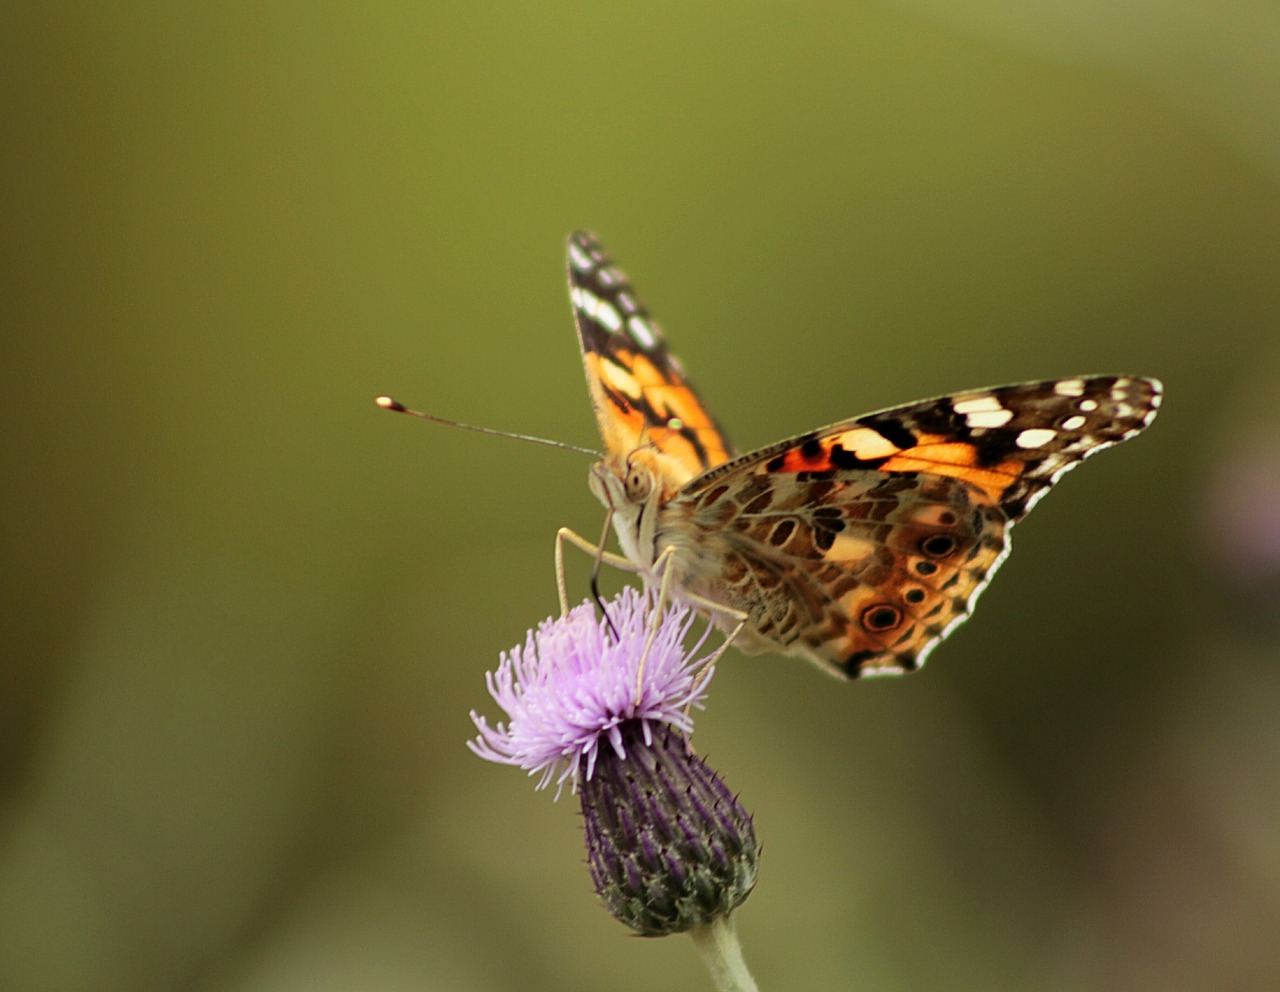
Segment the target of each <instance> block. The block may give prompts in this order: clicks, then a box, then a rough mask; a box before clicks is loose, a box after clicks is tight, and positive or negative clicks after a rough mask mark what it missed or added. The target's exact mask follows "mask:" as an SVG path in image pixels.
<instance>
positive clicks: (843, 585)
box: [557, 233, 1161, 678]
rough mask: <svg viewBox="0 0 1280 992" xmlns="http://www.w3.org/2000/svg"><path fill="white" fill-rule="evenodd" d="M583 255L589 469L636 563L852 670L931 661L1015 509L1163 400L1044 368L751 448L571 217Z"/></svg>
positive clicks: (580, 285) (773, 645) (786, 642)
mask: <svg viewBox="0 0 1280 992" xmlns="http://www.w3.org/2000/svg"><path fill="white" fill-rule="evenodd" d="M568 255H569V258H568V262H569V265H568V270H569V292H570V297H571V300H572V304H573V312H574V316H575V318H576V321H577V325H578V340H579V343H580V344H581V346H582V359H583V363H584V364H585V366H586V372H587V383H588V385H589V387H590V390H591V402H592V404H593V406H594V407H595V411H596V418H597V420H598V421H599V424H600V433H601V434H602V435H603V437H604V443H605V449H606V454H605V456H604V458H603V459H602V460H600V461H599V462H598V463H597V464H596V465H595V466H593V468H592V471H591V477H590V483H591V489H592V491H593V492H594V493H595V495H596V496H597V497H598V498H599V499H600V501H601V502H602V503H603V504H604V505H605V507H606V509H608V510H610V511H611V518H612V521H613V526H614V530H615V532H616V533H617V536H618V541H619V543H620V544H621V546H622V550H623V551H624V552H625V553H626V556H627V559H629V560H630V563H631V565H632V567H634V568H635V569H636V570H638V571H639V572H640V573H641V574H642V575H643V576H645V577H646V579H648V580H650V581H654V580H657V579H658V578H659V575H658V573H659V572H660V571H662V570H663V569H669V570H670V572H671V574H670V580H671V581H672V582H674V585H675V587H676V589H677V590H678V594H680V595H683V597H684V598H686V599H689V600H690V601H692V602H694V603H699V602H701V603H702V604H705V605H711V604H717V605H719V606H720V607H721V608H722V611H723V615H718V616H717V617H716V619H717V622H718V623H719V624H720V625H721V626H722V627H725V628H726V629H730V628H732V627H734V626H737V624H738V621H739V620H741V621H742V622H741V630H740V631H739V633H738V636H737V639H736V641H735V642H734V643H735V644H736V645H737V646H738V647H739V648H742V649H744V650H747V651H751V652H755V651H763V650H774V651H780V652H783V653H785V654H795V655H800V656H803V657H805V658H808V659H809V660H811V661H814V662H816V663H817V664H818V665H820V666H821V667H822V668H824V669H826V670H827V671H829V672H832V673H833V674H836V675H839V676H842V677H845V678H855V677H857V676H859V675H866V674H881V673H890V672H907V671H912V670H914V669H916V668H919V667H920V666H921V665H922V664H924V661H925V658H926V657H927V656H928V654H929V652H930V651H931V650H932V649H933V647H934V646H935V645H936V644H937V643H938V642H939V641H941V640H942V639H943V638H944V637H946V636H947V635H948V634H950V633H951V632H952V631H953V630H955V628H956V627H957V626H958V625H959V624H960V622H961V621H963V620H964V619H965V618H966V617H967V616H968V615H969V614H970V613H971V612H972V610H973V606H974V603H975V601H976V600H977V598H978V595H979V593H981V592H982V590H983V589H984V588H986V586H987V583H988V582H990V581H991V576H992V575H993V574H994V572H995V570H996V569H997V568H998V567H999V565H1000V563H1001V562H1002V561H1003V560H1004V558H1005V556H1006V555H1007V554H1008V553H1009V532H1010V530H1011V529H1012V527H1013V525H1014V524H1015V523H1017V522H1018V521H1019V520H1021V519H1022V518H1023V517H1024V516H1026V514H1027V512H1028V511H1029V510H1030V509H1031V507H1032V506H1034V505H1035V503H1036V501H1037V500H1039V499H1040V497H1042V496H1043V495H1044V494H1045V493H1046V492H1048V491H1049V488H1050V487H1051V486H1052V485H1053V484H1054V483H1055V482H1057V481H1058V479H1059V478H1060V477H1061V476H1062V474H1063V473H1064V472H1066V471H1067V470H1068V469H1071V468H1074V467H1075V466H1076V465H1077V464H1079V463H1080V462H1081V461H1083V460H1084V459H1085V458H1087V457H1089V456H1090V455H1092V454H1093V453H1094V452H1097V451H1101V450H1102V449H1103V448H1107V447H1110V446H1111V445H1113V444H1118V443H1119V442H1121V441H1125V440H1128V439H1129V438H1131V437H1133V436H1134V435H1135V434H1137V433H1139V432H1140V431H1142V430H1143V429H1145V428H1146V427H1147V426H1148V425H1149V424H1150V423H1151V421H1152V420H1153V419H1154V418H1155V415H1156V409H1157V407H1159V405H1160V397H1161V385H1160V383H1159V382H1158V381H1156V380H1155V379H1144V378H1137V377H1133V376H1115V375H1103V376H1080V377H1077V378H1071V379H1057V380H1052V381H1047V382H1027V383H1019V384H1017V385H1012V386H998V387H995V388H992V389H981V390H975V391H972V392H967V393H960V394H958V395H955V396H945V397H941V398H939V399H932V400H923V401H921V402H918V403H911V404H908V405H906V406H900V407H894V408H892V409H889V410H882V411H880V412H878V413H871V414H867V415H866V416H863V417H857V418H855V419H853V420H844V421H841V422H840V423H837V424H831V425H830V426H828V427H821V428H819V429H818V430H815V431H811V432H810V433H808V434H803V435H801V436H800V437H795V438H792V439H790V440H788V441H781V442H779V443H777V444H773V445H770V446H769V447H767V448H761V449H760V450H758V451H753V452H750V453H748V454H745V455H739V454H738V453H737V452H736V451H735V450H734V448H733V446H732V445H731V444H730V443H729V439H728V438H727V437H726V436H725V433H724V431H723V430H721V428H720V426H719V425H718V424H717V423H716V421H715V419H714V418H713V417H712V416H711V414H710V413H709V412H708V411H707V409H706V407H705V406H704V405H703V402H702V400H701V398H700V397H699V396H698V394H697V392H696V391H695V390H694V389H693V386H692V385H691V384H690V383H689V381H688V379H687V378H686V377H685V373H684V370H683V369H682V368H681V367H680V363H679V362H677V361H676V359H675V358H674V356H672V355H671V353H670V352H669V351H668V350H667V345H666V342H665V340H664V339H663V336H662V333H661V331H660V330H659V329H658V327H657V325H656V324H655V323H654V322H653V320H652V319H651V318H650V316H649V313H648V310H646V308H645V307H644V305H643V304H642V303H641V302H640V301H639V299H638V298H637V297H636V295H635V291H634V290H633V288H632V286H631V283H630V281H628V279H627V277H626V276H624V275H623V274H622V273H621V272H620V271H619V270H618V269H617V268H616V267H615V266H614V264H613V261H612V259H610V258H609V256H608V255H607V254H606V253H605V251H604V249H603V248H602V247H601V246H600V244H599V242H598V241H597V240H596V239H595V237H593V236H592V235H590V234H585V233H576V234H574V235H572V236H571V237H570V238H569V246H568ZM562 536H563V537H567V538H569V539H570V540H573V541H574V542H575V543H577V544H579V545H581V546H583V547H586V548H588V549H589V550H595V549H594V546H593V545H590V544H589V543H588V542H586V541H584V540H583V539H582V538H579V537H578V536H577V535H574V534H572V533H571V532H562ZM558 550H559V545H557V551H558ZM607 557H608V558H610V559H614V560H617V561H619V562H620V561H621V560H620V559H616V556H607ZM713 612H715V611H713Z"/></svg>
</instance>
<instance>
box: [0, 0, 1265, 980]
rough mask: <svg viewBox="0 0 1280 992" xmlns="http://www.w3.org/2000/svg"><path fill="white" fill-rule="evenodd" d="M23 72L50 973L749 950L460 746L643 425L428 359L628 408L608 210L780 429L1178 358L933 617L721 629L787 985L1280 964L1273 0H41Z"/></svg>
mask: <svg viewBox="0 0 1280 992" xmlns="http://www.w3.org/2000/svg"><path fill="white" fill-rule="evenodd" d="M0 75H2V77H3V92H4V94H5V96H4V99H3V101H2V102H0V115H2V120H3V142H2V143H0V162H3V166H0V168H2V169H3V174H2V175H0V180H2V182H0V197H2V198H3V204H4V208H3V209H4V216H3V232H4V235H3V252H4V274H3V280H2V286H0V322H2V325H3V328H4V331H5V337H6V345H5V351H4V355H5V357H4V365H3V367H4V369H5V387H4V390H3V394H2V395H0V403H2V404H3V410H2V412H3V425H4V428H3V445H4V449H3V458H4V462H3V478H2V479H0V492H2V493H3V512H2V514H0V527H3V540H4V564H3V580H2V581H3V589H4V600H3V601H4V606H5V609H4V614H5V622H4V635H3V652H4V656H3V666H2V668H0V677H2V679H3V683H2V685H0V742H2V743H0V746H2V747H3V762H2V765H0V785H2V788H3V807H2V811H0V812H2V815H0V986H3V988H5V989H23V990H37V989H93V990H131V989H191V990H202V992H204V990H209V992H213V990H236V992H243V990H294V989H298V990H301V989H306V990H315V989H322V990H327V989H334V990H337V989H362V990H363V989H375V988H376V989H392V990H401V989H403V990H410V989H412V990H422V989H431V990H436V989H458V990H471V989H485V990H488V989H518V990H530V992H538V990H553V989H554V990H578V989H582V990H586V989H601V988H608V989H610V990H616V992H623V990H630V989H636V990H639V989H653V988H688V989H699V988H710V983H709V981H708V979H707V977H706V975H705V974H704V973H703V971H702V966H701V964H700V962H699V961H698V959H697V957H696V955H695V953H694V951H693V949H692V947H691V946H690V944H689V942H688V941H686V940H684V939H683V938H674V939H670V940H664V941H642V940H637V939H632V938H630V937H628V936H627V935H626V933H625V932H624V931H623V930H622V929H621V928H620V927H619V926H618V925H617V924H616V923H614V921H613V920H611V919H610V918H609V917H608V915H607V914H606V913H605V912H603V911H602V910H601V909H600V908H599V906H598V905H597V904H596V902H595V898H594V895H593V893H592V891H591V886H590V882H589V879H588V877H587V873H586V870H585V866H584V863H583V858H584V854H583V850H582V847H581V837H580V823H579V818H578V813H577V809H576V804H575V802H574V801H573V800H572V799H569V800H567V801H565V800H562V801H561V802H560V803H558V804H555V803H553V802H551V797H550V795H548V794H535V793H534V792H533V790H532V788H531V783H530V782H529V781H527V780H525V779H523V778H522V776H521V775H519V774H518V773H516V772H514V771H512V770H509V769H505V768H499V767H497V766H493V765H489V764H485V763H482V762H480V761H478V760H477V759H476V758H474V757H473V756H472V755H471V754H470V753H469V752H468V751H467V750H466V749H465V748H464V746H463V744H464V741H465V740H466V739H467V738H468V736H470V735H471V734H472V733H473V728H472V725H471V722H470V719H469V718H468V711H469V710H470V709H471V708H473V707H475V708H479V709H481V710H483V711H484V712H486V713H489V714H490V715H493V707H492V705H491V704H490V701H489V700H488V697H487V695H486V692H485V688H484V680H483V673H484V672H485V670H486V669H488V668H491V667H492V666H493V665H494V664H495V663H496V661H497V658H498V654H499V652H500V651H502V650H503V649H505V648H507V647H509V646H510V645H512V644H514V643H516V642H517V641H519V640H521V639H522V638H523V634H524V631H525V629H526V628H527V627H528V626H530V625H531V624H533V623H534V622H536V621H537V620H539V619H541V618H542V617H544V616H546V615H548V614H549V613H551V612H552V611H553V610H554V608H555V595H554V588H553V581H552V561H551V551H552V537H553V533H554V531H555V528H556V527H558V526H560V525H569V526H572V527H574V528H576V529H577V530H579V531H581V532H583V533H587V534H595V533H596V529H597V528H598V527H599V525H600V521H601V512H600V509H599V507H598V506H597V505H596V504H595V502H594V500H593V499H592V497H591V496H590V494H589V493H588V491H587V487H586V484H585V478H586V470H587V462H586V460H585V459H583V458H581V457H579V456H575V455H571V454H565V453H558V452H552V451H547V450H543V449H539V448H534V447H531V446H524V447H522V446H520V445H516V444H512V443H509V442H505V441H500V440H494V439H488V438H481V437H477V436H475V435H472V434H467V433H464V432H461V431H448V430H444V429H440V428H436V427H432V426H428V425H424V424H420V423H415V422H413V421H411V420H409V419H407V418H397V417H391V416H388V415H386V414H385V413H382V412H380V411H378V410H377V409H376V408H375V407H374V405H373V402H372V400H373V397H374V396H375V395H376V394H378V393H382V392H389V393H392V394H394V395H396V396H397V397H399V398H400V399H402V400H404V401H405V402H407V403H409V404H411V405H415V406H419V407H422V408H425V409H428V410H430V411H432V412H435V413H438V414H443V415H446V416H452V417H457V418H461V419H464V420H470V421H473V422H480V423H484V424H488V425H491V426H495V427H501V428H507V429H510V430H517V431H525V432H529V433H536V434H541V435H545V436H548V437H553V438H559V439H563V440H566V441H570V442H574V443H579V444H588V445H594V444H595V443H596V438H595V428H594V424H593V421H592V418H591V415H590V411H589V408H588V403H587V398H586V391H585V388H584V386H583V382H582V374H581V367H580V363H579V359H578V355H577V351H576V345H575V340H574V334H573V330H572V324H571V320H570V316H569V310H568V304H567V300H566V293H565V289H564V285H563V274H562V265H563V261H562V253H563V239H564V236H565V234H566V233H567V232H568V231H570V230H571V229H573V228H575V227H580V226H585V227H590V228H592V229H594V230H596V231H598V232H599V233H600V234H601V235H602V237H603V238H604V239H605V242H606V243H607V244H608V245H609V246H610V247H611V248H612V249H613V251H614V253H615V254H616V255H617V256H618V258H619V260H620V262H621V263H622V265H623V266H624V267H625V268H626V269H627V270H628V271H629V272H630V273H631V275H632V276H633V277H635V279H636V282H637V284H638V285H639V287H640V290H641V292H642V293H643V294H644V296H645V297H646V299H647V300H648V302H649V303H650V305H651V306H652V307H653V309H654V311H655V313H656V314H657V316H658V318H659V319H660V320H661V321H662V322H663V323H664V325H665V327H666V329H667V332H668V334H669V336H670V337H671V339H672V341H673V342H674V345H675V348H676V350H677V352H678V353H679V354H680V356H681V357H682V359H683V360H684V363H685V365H686V366H687V367H688V368H689V369H690V370H691V372H692V375H693V378H694V379H695V381H696V382H697V383H698V384H699V386H700V388H701V389H702V391H703V393H704V394H705V395H706V397H707V398H708V399H709V401H710V402H711V403H712V404H713V406H714V408H715V409H716V411H717V412H718V413H719V415H720V417H721V418H722V420H723V421H724V422H725V423H726V425H727V426H728V428H729V431H730V433H731V434H732V436H733V438H734V439H735V441H736V442H737V443H738V445H739V446H740V447H744V448H745V447H754V446H756V445H761V444H765V443H768V442H771V441H774V440H777V439H779V438H781V437H783V436H785V435H788V434H791V433H794V432H798V431H802V430H805V429H808V428H811V427H813V426H815V425H817V424H821V423H827V422H830V421H833V420H837V419H840V418H843V417H847V416H850V415H854V414H857V413H861V412H865V411H868V410H871V409H874V408H877V407H881V406H885V405H889V404H893V403H899V402H905V401H908V400H912V399H916V398H919V397H922V396H928V395H933V394H937V393H941V392H946V391H950V390H956V389H962V388H969V387H977V386H984V385H990V384H994V383H1000V382H1006V381H1013V380H1018V379H1024V378H1041V377H1049V376H1059V375H1069V374H1075V373H1082V372H1102V371H1118V372H1134V373H1141V374H1149V375H1157V376H1160V377H1162V378H1163V379H1164V380H1165V382H1166V384H1167V387H1168V398H1167V402H1166V404H1165V407H1164V410H1163V413H1162V415H1161V417H1160V420H1159V421H1158V422H1157V423H1156V425H1155V426H1154V428H1153V429H1152V430H1151V431H1150V433H1149V434H1148V435H1146V436H1145V437H1143V438H1142V439H1140V440H1139V441H1137V442H1135V443H1133V444H1131V445H1126V446H1125V447H1124V448H1123V449H1120V450H1119V451H1116V452H1114V453H1108V454H1106V455H1104V456H1102V457H1101V458H1099V459H1098V460H1096V461H1093V462H1091V463H1090V464H1089V465H1088V466H1087V467H1086V468H1084V469H1082V470H1081V471H1080V472H1079V473H1076V474H1073V475H1071V476H1070V477H1069V478H1068V479H1067V480H1066V481H1065V482H1064V484H1063V485H1062V487H1061V488H1060V490H1059V491H1058V492H1057V493H1055V494H1054V495H1053V496H1052V497H1050V498H1049V499H1048V500H1047V501H1046V502H1045V503H1044V504H1042V505H1041V506H1040V508H1038V509H1037V510H1036V512H1035V513H1034V514H1033V515H1032V517H1031V518H1030V519H1029V520H1028V521H1027V522H1026V523H1025V524H1023V525H1022V526H1021V527H1020V528H1019V531H1018V540H1017V543H1018V546H1019V547H1018V553H1017V554H1015V555H1014V556H1013V558H1012V559H1011V560H1010V561H1009V562H1008V563H1007V564H1006V565H1005V566H1004V568H1003V570H1002V572H1001V575H1000V576H999V578H998V579H997V580H996V582H995V583H994V584H993V586H992V588H991V589H990V590H989V591H988V592H987V594H986V596H985V598H984V600H983V607H982V609H980V610H979V611H978V615H977V617H976V618H975V619H974V620H972V621H971V622H970V623H969V624H968V625H967V626H966V627H965V628H964V629H963V630H962V631H961V632H960V633H959V634H958V635H957V636H956V637H955V638H953V639H952V640H951V641H950V642H948V644H947V645H946V646H944V647H943V648H942V649H940V650H939V651H938V652H936V653H935V655H934V656H933V659H932V661H931V663H930V665H929V667H928V669H927V671H926V672H925V673H924V674H921V675H917V676H913V677H910V678H906V679H899V680H891V681H879V682H872V683H863V684H858V685H853V686H839V685H837V684H835V683H833V682H831V681H829V680H827V679H826V678H825V677H823V676H822V675H821V674H820V673H818V672H817V671H815V670H813V669H811V668H809V667H807V666H805V665H804V664H802V663H800V662H797V661H793V660H783V659H777V658H771V657H751V658H748V657H744V656H741V655H733V656H731V657H730V658H729V659H728V661H727V662H726V663H725V664H724V665H723V666H722V669H721V671H720V674H719V675H718V677H717V680H716V683H715V685H714V687H713V692H712V696H711V700H710V706H709V709H708V711H707V712H706V713H705V714H703V715H702V717H701V718H700V722H699V729H698V737H697V739H698V741H699V742H700V747H701V750H702V751H703V752H704V753H706V754H708V755H709V757H710V759H711V761H712V763H713V765H715V766H716V767H717V768H718V769H719V770H720V771H721V773H722V774H723V775H724V776H725V778H726V780H727V781H728V782H729V784H730V785H731V787H733V788H734V789H737V790H740V791H741V793H742V796H743V799H744V801H745V802H746V804H747V806H748V807H749V808H750V809H752V810H753V811H754V813H755V816H756V823H757V827H758V830H759V833H760V836H761V839H762V840H763V843H764V861H763V865H762V877H761V881H760V884H759V886H758V888H757V890H756V892H755V893H754V895H753V896H752V898H751V899H750V900H748V902H747V903H746V904H745V906H744V907H743V908H742V910H741V911H740V912H739V914H738V923H739V931H740V933H741V936H742V939H743V942H744V945H745V950H746V954H747V958H748V961H749V962H750V963H751V964H752V966H753V968H754V970H755V972H756V976H757V978H758V980H759V981H760V983H761V986H762V988H765V989H770V990H793V989H794V990H810V989H819V988H831V989H873V988H874V989H878V990H908V989H909V990H923V989H939V990H941V989H947V990H957V989H960V990H964V989H972V990H990V989H993V988H995V989H1036V990H1098V989H1117V990H1119V989H1124V990H1146V989H1151V990H1157V989H1158V990H1161V992H1168V990H1177V989H1206V990H1209V989H1212V990H1224V989H1241V990H1245V989H1249V990H1253V989H1260V988H1267V987H1276V983H1277V982H1278V981H1280V949H1277V945H1276V941H1275V932H1276V927H1277V921H1278V920H1280V762H1278V761H1277V756H1278V755H1280V334H1278V329H1280V248H1278V245H1277V232H1278V231H1280V182H1278V181H1280V137H1278V136H1280V96H1278V95H1280V14H1277V12H1276V11H1275V10H1274V9H1273V8H1272V7H1271V6H1270V5H1260V4H1252V3H1246V2H1244V0H1230V2H1227V3H1223V4H1219V5H1213V6H1211V7H1210V6H1206V5H1202V4H1193V3H1190V2H1189V0H1187V2H1177V0H1169V2H1165V3H1162V4H1144V5H1138V6H1136V7H1135V6H1133V5H1123V4H1121V5H1115V7H1114V9H1113V8H1111V7H1108V6H1106V5H1098V4H1086V5H1075V4H1069V3H1068V4H1055V5H1013V4H1001V3H980V2H978V0H968V2H965V0H949V2H947V3H945V4H944V3H942V2H941V0H934V2H931V0H916V2H911V0H903V2H892V0H884V2H880V3H802V4H791V5H777V4H766V3H740V4H734V5H711V4H694V5H690V4H650V5H628V6H623V5H612V4H580V3H575V4H565V3H549V4H540V5H533V4H511V3H508V4H493V5H483V4H403V3H402V4H396V3H373V4H366V5H358V6H357V5H346V4H319V5H316V4H275V5H258V4H244V3H228V4H221V5H217V6H212V5H211V6H208V7H205V8H198V7H194V6H191V5H180V4H168V5H140V4H131V3H117V4H111V5H81V6H79V7H76V6H66V5H48V6H36V5H21V4H14V5H8V6H7V7H6V9H5V10H4V12H3V13H2V14H0ZM585 576H586V565H585V564H584V563H583V562H582V561H581V560H580V559H577V558H575V559H573V569H572V572H571V577H572V580H573V583H574V586H575V592H576V594H579V595H585V591H586V582H585Z"/></svg>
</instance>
